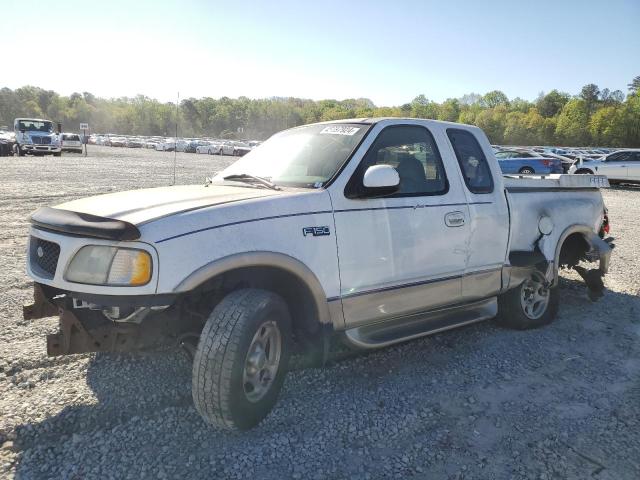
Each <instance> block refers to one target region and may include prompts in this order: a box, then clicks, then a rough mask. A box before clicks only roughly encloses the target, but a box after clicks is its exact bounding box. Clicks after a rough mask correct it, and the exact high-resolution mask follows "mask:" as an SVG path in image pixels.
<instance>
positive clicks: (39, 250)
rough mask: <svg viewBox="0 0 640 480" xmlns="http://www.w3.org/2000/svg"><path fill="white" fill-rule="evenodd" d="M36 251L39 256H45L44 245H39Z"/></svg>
mask: <svg viewBox="0 0 640 480" xmlns="http://www.w3.org/2000/svg"><path fill="white" fill-rule="evenodd" d="M36 253H37V254H38V258H42V257H44V250H43V249H42V247H38V249H37V250H36Z"/></svg>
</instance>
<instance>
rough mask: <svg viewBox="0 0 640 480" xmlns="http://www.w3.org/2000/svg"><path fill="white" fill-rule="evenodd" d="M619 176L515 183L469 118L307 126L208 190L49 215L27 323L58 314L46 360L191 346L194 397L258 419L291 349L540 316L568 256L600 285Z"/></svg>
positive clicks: (213, 419)
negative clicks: (163, 343) (606, 200)
mask: <svg viewBox="0 0 640 480" xmlns="http://www.w3.org/2000/svg"><path fill="white" fill-rule="evenodd" d="M606 186H608V183H607V180H606V178H604V177H600V176H586V175H555V176H550V177H541V178H532V177H531V176H527V177H525V178H518V177H503V175H502V174H501V173H500V167H499V166H498V162H497V161H496V159H495V157H494V155H493V153H492V150H491V146H490V145H489V142H488V140H487V137H486V136H485V135H484V133H483V132H482V131H481V130H480V129H478V128H476V127H473V126H468V125H460V124H454V123H445V122H438V121H432V120H416V119H390V118H389V119H356V120H345V121H340V122H329V123H319V124H313V125H307V126H302V127H298V128H293V129H290V130H286V131H284V132H281V133H279V134H276V135H275V136H273V137H272V138H271V139H269V140H268V141H266V142H265V143H263V144H262V145H261V146H259V147H258V148H256V149H254V150H252V151H251V152H250V153H249V154H248V155H246V156H245V157H243V158H242V159H241V160H239V161H237V162H236V163H234V164H233V165H231V166H229V167H228V168H227V169H225V170H224V171H222V172H220V173H218V174H217V175H215V176H214V177H213V178H212V179H209V180H208V181H207V182H206V184H203V185H194V186H173V187H167V188H155V189H145V190H135V191H130V192H121V193H112V194H107V195H102V196H98V197H93V198H87V199H82V200H75V201H71V202H68V203H65V204H62V205H59V206H57V207H54V208H49V207H44V208H41V209H39V210H37V211H36V212H35V213H34V214H33V215H32V216H31V230H30V238H29V246H28V260H27V271H28V274H29V275H30V276H31V278H33V279H34V280H35V292H34V296H35V302H34V304H33V305H31V306H25V310H24V316H25V318H40V317H44V316H50V315H53V314H59V316H60V332H59V333H56V334H53V335H49V336H48V338H47V348H48V353H49V355H63V354H73V353H80V352H89V351H123V350H131V349H134V348H140V347H141V346H144V345H146V344H148V343H152V342H155V341H158V340H157V339H161V338H166V337H171V336H172V337H173V338H174V339H175V338H179V339H181V341H182V342H183V343H184V344H185V345H191V348H192V351H193V356H194V357H193V379H192V381H193V399H194V403H195V406H196V408H197V410H198V411H199V412H200V414H201V415H202V416H203V418H204V419H205V420H206V421H207V422H209V423H211V424H214V425H218V426H220V427H223V428H227V429H247V428H250V427H252V426H254V425H256V424H257V423H258V422H259V421H260V420H261V419H262V418H263V417H265V416H266V415H267V414H268V413H269V411H270V410H271V409H272V407H273V406H274V404H275V402H276V399H277V396H278V393H279V390H280V388H281V386H282V383H283V379H284V377H285V374H286V372H287V362H288V360H289V356H290V354H291V352H292V351H300V352H303V353H307V352H311V353H314V355H317V356H318V357H321V356H322V355H323V354H326V350H327V348H326V345H327V341H328V340H327V339H328V338H330V337H331V336H332V335H338V336H340V337H342V338H343V340H344V341H345V342H347V343H348V344H350V345H351V346H353V347H356V348H365V349H366V348H377V347H384V346H386V345H390V344H393V343H396V342H402V341H405V340H408V339H413V338H417V337H420V336H423V335H428V334H432V333H435V332H440V331H443V330H446V329H450V328H454V327H458V326H462V325H467V324H470V323H472V322H478V321H481V320H487V319H491V318H494V317H497V319H498V321H499V322H500V323H501V324H502V325H505V326H508V327H513V328H518V329H527V328H534V327H539V326H541V325H544V324H546V323H548V322H550V321H551V320H552V319H553V318H554V316H555V315H556V311H557V309H558V302H559V297H558V293H557V290H556V285H557V284H558V269H559V268H560V266H561V265H566V266H569V267H574V266H575V268H576V269H580V270H579V271H582V272H583V273H584V277H585V279H587V280H588V285H589V287H590V288H591V289H592V290H594V289H595V290H597V289H602V288H603V284H602V279H601V277H602V276H603V275H604V273H605V272H606V271H607V267H608V263H609V258H610V252H611V246H610V245H609V244H608V243H607V241H605V240H603V239H602V238H601V236H600V235H599V231H600V229H601V227H602V225H603V222H605V220H606V219H605V209H604V205H603V200H602V196H601V194H600V191H599V188H600V187H606ZM582 260H585V261H595V262H599V263H598V266H597V267H596V268H593V269H591V270H589V271H587V270H585V269H584V267H582V266H579V265H578V263H579V262H581V261H582ZM316 358H317V357H316Z"/></svg>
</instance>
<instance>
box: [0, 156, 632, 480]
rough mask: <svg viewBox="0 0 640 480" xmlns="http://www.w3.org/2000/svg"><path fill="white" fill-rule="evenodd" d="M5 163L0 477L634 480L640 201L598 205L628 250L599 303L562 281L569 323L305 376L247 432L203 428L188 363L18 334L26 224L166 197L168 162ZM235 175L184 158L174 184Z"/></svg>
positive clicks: (449, 338)
mask: <svg viewBox="0 0 640 480" xmlns="http://www.w3.org/2000/svg"><path fill="white" fill-rule="evenodd" d="M89 148H90V154H91V155H90V157H88V158H84V157H82V156H79V155H75V154H67V155H65V156H63V157H61V158H53V157H44V158H33V157H24V158H15V157H9V158H0V162H1V163H2V166H3V169H2V182H1V183H0V219H1V222H2V229H1V231H0V265H1V267H2V268H1V269H0V278H1V281H0V289H1V291H2V295H0V392H1V397H0V478H21V479H31V478H38V479H39V478H64V479H72V478H78V479H84V478H100V479H102V478H132V479H138V478H180V479H184V478H273V479H280V478H303V479H324V478H331V479H333V478H363V479H368V478H398V477H402V478H404V477H412V478H429V479H439V478H443V479H444V478H447V479H448V478H452V479H472V478H477V479H487V478H497V479H503V478H505V479H506V478H515V479H519V478H535V479H552V478H558V479H566V478H575V479H584V478H596V479H611V480H613V479H616V480H618V479H638V478H640V376H639V374H640V298H639V295H640V275H639V274H638V271H637V269H638V267H639V266H640V225H638V218H640V188H636V189H634V188H617V189H612V190H609V191H606V192H605V193H604V195H605V200H606V203H607V205H608V207H609V210H610V216H611V220H612V228H613V231H612V234H613V235H614V236H615V237H617V239H618V240H617V242H616V244H617V248H616V250H615V252H614V257H613V260H612V267H611V272H610V275H608V276H607V278H606V285H607V292H606V295H605V297H604V299H602V300H601V301H600V302H598V303H591V302H590V301H589V300H588V299H587V296H586V292H585V289H584V287H583V285H582V283H579V282H577V276H576V275H574V274H572V273H571V272H569V273H564V274H563V277H562V283H561V298H562V302H561V307H560V315H559V318H558V319H557V320H556V322H555V323H553V324H552V325H551V326H549V327H546V328H543V329H540V330H535V331H527V332H515V331H509V330H504V329H500V328H498V327H496V326H495V325H494V324H493V323H492V322H485V323H482V324H478V325H475V326H470V327H467V328H463V329H459V330H454V331H450V332H447V333H442V334H439V335H435V336H432V337H428V338H425V339H422V340H418V341H414V342H410V343H406V344H403V345H400V346H396V347H393V348H388V349H385V350H381V351H376V352H374V353H370V354H368V355H361V356H356V357H353V358H349V359H346V360H342V361H338V362H335V363H333V364H332V365H331V366H328V367H326V368H324V369H316V368H307V369H296V370H294V371H292V372H291V373H290V375H289V376H288V379H287V381H286V383H285V386H284V389H283V392H282V395H281V398H280V401H279V403H278V405H277V406H276V409H275V410H274V412H273V413H272V414H271V415H270V416H269V417H268V418H267V419H266V421H265V422H263V423H262V424H261V425H260V426H259V427H258V428H256V429H255V430H253V431H250V432H247V433H242V434H228V433H224V432H221V431H217V430H214V429H212V428H210V427H208V426H206V425H205V424H204V423H203V422H202V421H201V420H200V418H199V416H198V415H197V414H196V412H195V410H194V408H193V406H192V402H191V391H190V389H191V379H190V374H191V365H190V363H189V360H188V358H187V356H186V355H185V354H184V353H183V352H182V351H180V350H179V349H163V350H160V351H149V352H143V353H137V354H126V355H124V354H121V355H115V354H113V355H111V354H87V355H76V356H70V357H60V358H49V357H47V356H46V352H45V339H44V335H46V334H47V333H52V332H53V331H55V330H56V325H57V320H56V319H55V318H47V319H42V320H37V321H24V320H22V317H21V308H22V305H23V303H27V302H28V301H29V300H30V297H31V295H32V290H31V282H30V281H29V279H28V278H27V276H26V275H25V273H24V261H25V242H26V236H27V218H28V215H29V213H30V212H32V211H33V210H35V209H36V208H37V207H40V206H43V205H54V204H57V203H60V202H63V201H66V200H70V199H74V198H79V197H83V196H88V195H94V194H98V193H105V192H109V191H117V190H125V189H131V188H140V187H149V186H160V185H168V184H169V183H171V179H172V165H173V154H172V153H164V152H155V151H149V150H131V149H124V148H108V147H96V146H90V147H89ZM231 161H233V159H232V158H230V157H215V156H206V155H193V154H178V156H177V170H176V171H177V183H181V184H184V183H199V182H202V181H203V180H204V177H205V176H208V175H210V174H211V173H212V172H213V171H216V170H220V169H221V168H222V167H223V166H225V165H226V164H228V163H230V162H231Z"/></svg>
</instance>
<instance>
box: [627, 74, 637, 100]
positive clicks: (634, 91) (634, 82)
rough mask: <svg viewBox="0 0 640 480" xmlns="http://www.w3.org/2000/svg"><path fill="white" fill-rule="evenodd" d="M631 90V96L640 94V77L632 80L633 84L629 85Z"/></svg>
mask: <svg viewBox="0 0 640 480" xmlns="http://www.w3.org/2000/svg"><path fill="white" fill-rule="evenodd" d="M627 87H628V88H629V94H630V95H635V94H637V93H638V92H640V75H638V76H637V77H635V78H634V79H633V80H631V83H629V84H627Z"/></svg>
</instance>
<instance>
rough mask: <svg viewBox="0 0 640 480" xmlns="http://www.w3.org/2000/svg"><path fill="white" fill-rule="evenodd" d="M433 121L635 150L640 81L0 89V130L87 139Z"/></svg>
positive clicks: (500, 135) (532, 139)
mask: <svg viewBox="0 0 640 480" xmlns="http://www.w3.org/2000/svg"><path fill="white" fill-rule="evenodd" d="M386 116H389V117H412V118H431V119H437V120H447V121H451V122H461V123H468V124H473V125H477V126H479V127H480V128H482V129H483V130H484V131H485V132H486V133H487V135H488V137H489V139H490V140H491V142H492V143H494V144H503V145H567V146H588V145H591V146H596V145H597V146H608V147H640V76H637V77H635V78H634V79H633V80H632V81H631V83H629V85H628V92H627V94H625V93H623V92H622V91H620V90H615V91H610V90H609V89H607V88H604V89H600V88H599V87H598V86H597V85H594V84H589V85H585V86H584V87H583V88H582V90H581V91H580V92H579V93H578V94H577V95H570V94H568V93H564V92H560V91H558V90H552V91H550V92H548V93H544V92H543V93H540V95H539V96H538V97H537V98H536V99H535V100H534V101H528V100H523V99H521V98H514V99H509V98H508V97H507V96H506V95H505V94H504V93H503V92H501V91H499V90H494V91H492V92H488V93H486V94H484V95H479V94H475V93H472V94H468V95H464V96H462V97H461V98H449V99H447V100H445V101H444V102H442V103H437V102H434V101H431V100H429V99H428V98H427V97H426V96H425V95H418V96H417V97H416V98H414V99H413V100H412V101H411V102H410V103H406V104H404V105H400V106H394V107H378V106H376V105H374V103H373V102H372V101H371V100H369V99H366V98H357V99H347V100H320V101H314V100H306V99H300V98H280V97H274V98H266V99H249V98H246V97H240V98H235V99H234V98H228V97H222V98H218V99H214V98H210V97H204V98H187V99H185V100H182V101H181V102H180V105H179V107H178V109H176V105H175V104H174V103H168V102H167V103H163V102H159V101H157V100H155V99H152V98H148V97H146V96H143V95H138V96H136V97H134V98H127V97H123V98H110V99H106V98H99V97H96V96H95V95H93V94H91V93H89V92H83V93H73V94H71V95H69V96H63V95H59V94H58V93H56V92H54V91H51V90H45V89H42V88H39V87H33V86H25V87H21V88H17V89H15V90H11V89H9V88H2V89H0V126H3V125H4V126H8V127H9V128H11V126H12V124H13V119H14V118H16V117H37V118H47V119H50V120H53V121H54V122H59V123H62V124H63V126H64V127H63V128H64V130H65V131H75V130H76V129H77V128H78V125H79V123H81V122H88V123H89V124H90V126H91V129H92V131H93V132H98V133H114V134H123V135H159V136H173V135H174V134H175V129H176V119H177V120H178V126H179V135H180V136H184V137H200V136H210V137H222V138H245V139H264V138H267V137H269V136H270V135H271V134H273V133H275V132H277V131H280V130H283V129H285V128H290V127H295V126H297V125H303V124H306V123H312V122H319V121H325V120H337V119H344V118H360V117H386Z"/></svg>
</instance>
